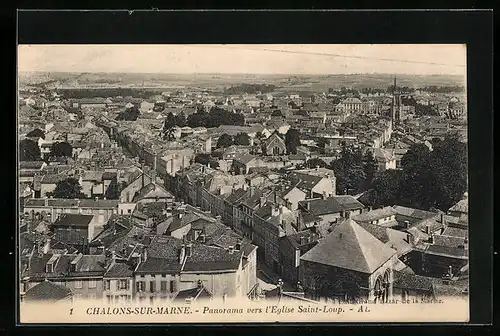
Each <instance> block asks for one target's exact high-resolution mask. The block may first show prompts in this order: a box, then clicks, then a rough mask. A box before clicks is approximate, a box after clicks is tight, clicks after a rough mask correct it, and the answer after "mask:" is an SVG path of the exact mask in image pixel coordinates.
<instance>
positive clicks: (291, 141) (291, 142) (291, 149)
mask: <svg viewBox="0 0 500 336" xmlns="http://www.w3.org/2000/svg"><path fill="white" fill-rule="evenodd" d="M285 145H286V150H287V152H288V153H289V154H297V147H298V146H300V132H299V131H298V130H296V129H294V128H290V129H289V130H288V132H286V134H285Z"/></svg>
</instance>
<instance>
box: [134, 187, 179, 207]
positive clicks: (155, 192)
mask: <svg viewBox="0 0 500 336" xmlns="http://www.w3.org/2000/svg"><path fill="white" fill-rule="evenodd" d="M157 197H158V198H159V199H164V198H174V196H173V195H172V194H171V193H169V192H168V191H167V190H166V189H165V188H163V187H162V186H160V185H159V184H157V183H149V184H147V185H145V186H144V187H143V188H141V190H139V193H138V194H137V195H136V196H135V197H134V199H133V202H134V203H135V202H138V201H141V200H143V199H146V198H149V199H154V198H157Z"/></svg>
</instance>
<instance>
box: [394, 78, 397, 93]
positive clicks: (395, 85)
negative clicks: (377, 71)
mask: <svg viewBox="0 0 500 336" xmlns="http://www.w3.org/2000/svg"><path fill="white" fill-rule="evenodd" d="M396 88H397V84H396V75H394V91H396Z"/></svg>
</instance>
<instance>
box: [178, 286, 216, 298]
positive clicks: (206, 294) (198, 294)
mask: <svg viewBox="0 0 500 336" xmlns="http://www.w3.org/2000/svg"><path fill="white" fill-rule="evenodd" d="M211 297H212V293H210V291H209V290H208V289H206V288H205V286H203V285H202V286H200V287H196V288H190V289H185V290H181V291H179V292H178V293H177V295H176V296H175V298H174V300H175V301H180V300H186V299H192V300H198V299H209V298H211Z"/></svg>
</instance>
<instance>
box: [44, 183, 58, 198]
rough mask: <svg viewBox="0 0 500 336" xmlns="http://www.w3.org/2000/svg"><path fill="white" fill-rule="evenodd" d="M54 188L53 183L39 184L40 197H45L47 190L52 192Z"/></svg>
mask: <svg viewBox="0 0 500 336" xmlns="http://www.w3.org/2000/svg"><path fill="white" fill-rule="evenodd" d="M55 188H56V184H55V183H42V184H40V197H42V198H43V197H47V193H48V192H53V191H54V189H55Z"/></svg>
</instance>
